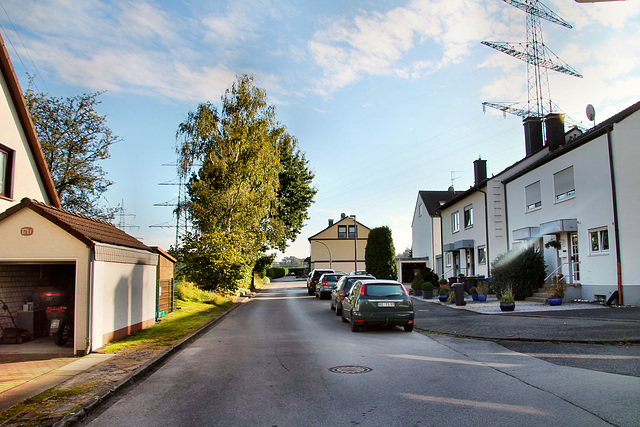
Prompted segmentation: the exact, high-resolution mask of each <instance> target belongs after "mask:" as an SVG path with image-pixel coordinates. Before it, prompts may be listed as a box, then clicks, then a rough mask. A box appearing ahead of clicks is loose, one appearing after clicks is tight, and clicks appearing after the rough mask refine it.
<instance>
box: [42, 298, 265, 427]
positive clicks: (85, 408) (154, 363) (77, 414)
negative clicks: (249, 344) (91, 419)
mask: <svg viewBox="0 0 640 427" xmlns="http://www.w3.org/2000/svg"><path fill="white" fill-rule="evenodd" d="M259 291H260V290H257V292H259ZM254 295H255V292H253V293H252V294H250V295H245V296H243V297H241V298H240V299H242V300H241V301H238V302H236V303H235V304H234V305H233V306H232V307H231V308H229V309H228V310H227V311H225V312H224V313H222V314H221V315H220V316H218V317H217V318H215V319H213V320H212V321H210V322H209V323H207V324H206V325H204V326H202V327H200V329H198V330H196V331H194V332H193V333H191V335H189V336H187V337H185V338H183V339H181V340H180V341H178V342H177V343H176V344H174V345H173V346H171V347H170V348H168V349H166V350H165V351H163V352H162V353H160V354H159V355H157V356H155V357H154V358H153V359H151V360H150V361H149V362H147V363H146V364H144V365H143V366H141V367H139V368H138V369H136V370H135V371H133V372H132V373H131V374H129V375H128V376H127V377H125V378H124V379H123V380H122V381H120V382H119V383H118V384H116V385H115V386H114V387H112V388H110V389H109V390H107V391H105V392H103V393H102V394H100V395H98V396H96V397H94V398H93V399H91V400H90V401H89V402H87V403H85V404H84V405H82V406H81V407H80V408H78V409H76V410H75V411H73V412H71V413H69V414H67V415H65V416H64V417H63V418H62V419H61V420H60V421H57V422H55V423H54V424H53V427H68V426H72V425H74V424H76V423H78V422H80V421H81V420H83V419H85V418H87V417H88V416H89V415H90V414H91V413H93V412H95V411H96V410H97V409H98V408H100V406H102V405H103V404H104V403H105V402H106V401H108V400H109V399H111V398H112V397H114V396H115V395H116V394H118V393H120V392H121V391H123V390H124V389H126V388H127V387H129V386H131V385H133V384H135V383H136V382H138V381H139V380H140V379H141V377H143V376H145V375H146V374H148V373H150V372H152V371H154V370H155V369H156V368H158V367H159V366H160V365H162V364H163V363H164V362H165V361H166V360H167V359H168V358H169V357H170V356H172V355H173V354H174V353H177V352H178V351H179V350H182V348H184V347H186V346H187V345H188V344H190V343H191V342H193V341H195V340H196V339H197V338H199V337H200V336H201V335H203V334H205V333H206V332H208V331H209V329H211V328H213V327H214V326H215V325H217V324H218V323H220V322H222V321H223V320H224V319H225V318H226V317H227V316H228V315H229V314H231V312H233V311H234V310H235V309H237V308H238V307H240V306H241V305H242V304H244V303H246V302H249V301H251V297H252V296H254Z"/></svg>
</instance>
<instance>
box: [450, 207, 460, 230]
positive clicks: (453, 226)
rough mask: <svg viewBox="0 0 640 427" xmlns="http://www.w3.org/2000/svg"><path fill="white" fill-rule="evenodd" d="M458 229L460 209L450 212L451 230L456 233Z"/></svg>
mask: <svg viewBox="0 0 640 427" xmlns="http://www.w3.org/2000/svg"><path fill="white" fill-rule="evenodd" d="M458 231H460V211H455V212H454V213H452V214H451V232H452V233H457V232H458Z"/></svg>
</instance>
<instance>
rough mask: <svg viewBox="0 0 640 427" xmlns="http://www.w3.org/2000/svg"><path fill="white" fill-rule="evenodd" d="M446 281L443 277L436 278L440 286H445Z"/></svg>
mask: <svg viewBox="0 0 640 427" xmlns="http://www.w3.org/2000/svg"><path fill="white" fill-rule="evenodd" d="M448 283H449V282H448V281H447V279H444V278H442V279H440V280H438V285H440V286H446V285H447V284H448Z"/></svg>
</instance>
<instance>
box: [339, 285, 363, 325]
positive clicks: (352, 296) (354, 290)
mask: <svg viewBox="0 0 640 427" xmlns="http://www.w3.org/2000/svg"><path fill="white" fill-rule="evenodd" d="M360 285H361V283H360V282H356V283H355V284H354V285H353V286H352V287H351V290H350V291H349V293H348V294H347V296H346V297H344V299H343V300H342V312H343V313H344V316H345V317H346V318H348V319H351V309H352V308H353V305H354V304H355V300H356V298H357V296H358V294H359V292H360Z"/></svg>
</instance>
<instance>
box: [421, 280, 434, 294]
mask: <svg viewBox="0 0 640 427" xmlns="http://www.w3.org/2000/svg"><path fill="white" fill-rule="evenodd" d="M422 290H423V291H427V292H430V291H431V292H433V283H431V282H424V283H423V284H422Z"/></svg>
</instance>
